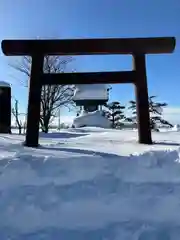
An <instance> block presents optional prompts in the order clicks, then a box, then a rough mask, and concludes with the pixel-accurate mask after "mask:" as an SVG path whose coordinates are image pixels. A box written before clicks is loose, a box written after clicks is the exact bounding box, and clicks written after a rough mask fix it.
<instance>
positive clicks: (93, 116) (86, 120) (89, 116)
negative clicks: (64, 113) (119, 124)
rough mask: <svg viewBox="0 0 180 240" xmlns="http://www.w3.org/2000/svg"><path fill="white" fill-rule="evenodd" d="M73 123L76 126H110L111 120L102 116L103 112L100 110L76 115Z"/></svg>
mask: <svg viewBox="0 0 180 240" xmlns="http://www.w3.org/2000/svg"><path fill="white" fill-rule="evenodd" d="M73 125H74V127H76V128H79V127H86V126H88V127H102V128H110V127H111V122H110V121H109V120H108V119H107V118H106V117H104V116H102V112H101V111H99V110H98V111H94V112H91V113H86V114H84V115H82V116H78V117H76V118H75V119H74V121H73Z"/></svg>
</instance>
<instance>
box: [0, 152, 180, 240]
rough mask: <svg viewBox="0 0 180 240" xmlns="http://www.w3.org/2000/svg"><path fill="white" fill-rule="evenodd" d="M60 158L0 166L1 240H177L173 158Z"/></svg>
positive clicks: (20, 159)
mask: <svg viewBox="0 0 180 240" xmlns="http://www.w3.org/2000/svg"><path fill="white" fill-rule="evenodd" d="M59 150H60V155H59V158H57V157H54V156H50V155H49V154H47V153H46V154H43V152H42V150H41V155H40V154H39V155H37V154H36V155H35V154H34V153H33V152H29V153H28V152H26V153H25V152H23V151H22V152H19V153H16V154H14V156H13V157H4V158H2V159H1V161H0V173H1V174H0V195H1V198H0V211H1V217H0V239H2V240H6V239H13V240H19V239H20V240H21V239H22V240H23V239H28V240H34V239H35V240H37V239H38V240H39V239H45V240H46V239H66V240H71V239H80V240H84V239H88V240H91V239H95V240H99V239H110V240H119V239H122V240H127V239H132V240H147V239H148V240H179V235H180V224H179V223H180V215H179V212H180V205H179V197H180V188H179V185H180V163H179V161H180V158H179V151H178V150H176V151H159V152H153V151H152V152H148V153H145V154H142V155H140V156H139V155H138V154H137V155H131V156H128V157H121V156H116V155H111V154H104V155H103V154H102V155H101V154H99V153H98V152H94V153H91V152H84V153H83V154H82V153H81V156H80V155H77V154H75V153H73V154H72V153H70V152H67V154H63V151H65V150H63V151H61V149H59ZM39 153H40V152H39ZM60 156H61V157H60ZM62 156H63V157H62Z"/></svg>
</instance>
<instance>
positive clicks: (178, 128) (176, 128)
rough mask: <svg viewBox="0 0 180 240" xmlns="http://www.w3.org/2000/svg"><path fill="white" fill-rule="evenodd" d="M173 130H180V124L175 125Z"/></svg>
mask: <svg viewBox="0 0 180 240" xmlns="http://www.w3.org/2000/svg"><path fill="white" fill-rule="evenodd" d="M172 131H176V132H180V125H179V124H177V125H174V127H173V128H172Z"/></svg>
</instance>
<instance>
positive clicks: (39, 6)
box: [0, 0, 180, 118]
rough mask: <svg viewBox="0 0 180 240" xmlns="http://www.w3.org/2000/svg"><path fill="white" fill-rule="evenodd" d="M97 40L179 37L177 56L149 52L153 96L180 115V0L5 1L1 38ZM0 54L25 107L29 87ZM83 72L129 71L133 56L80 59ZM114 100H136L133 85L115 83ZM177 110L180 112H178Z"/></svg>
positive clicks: (3, 72)
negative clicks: (21, 83) (24, 86)
mask: <svg viewBox="0 0 180 240" xmlns="http://www.w3.org/2000/svg"><path fill="white" fill-rule="evenodd" d="M37 36H39V37H41V38H47V37H48V38H49V37H52V38H95V37H99V38H100V37H152V36H175V37H176V39H177V44H176V50H175V52H174V53H173V54H163V55H149V56H148V57H147V75H148V86H149V94H152V95H157V96H158V99H159V100H162V101H166V102H168V104H169V107H170V108H171V110H170V112H171V114H174V116H175V114H176V118H177V117H178V118H180V97H179V91H180V1H179V0H171V1H170V0H63V1H62V0H51V1H50V0H16V1H14V0H1V1H0V40H2V39H18V38H20V39H23V38H36V37H37ZM12 61H14V59H13V60H12V57H11V58H10V57H5V56H3V54H2V52H1V53H0V80H3V81H8V82H10V83H12V87H13V95H14V96H16V97H17V98H18V99H19V100H20V103H21V108H22V109H25V107H26V104H27V89H25V88H23V87H21V86H20V85H19V82H18V80H17V79H20V78H21V79H23V78H24V76H23V75H19V74H18V73H17V72H15V71H13V70H12V69H11V68H10V67H9V66H8V62H12ZM72 67H73V68H75V69H76V70H77V71H99V70H128V69H131V68H132V60H131V56H123V55H121V56H91V57H90V56H85V57H75V61H74V62H73V66H72ZM111 98H112V99H114V100H119V101H121V102H123V103H126V102H128V101H129V100H130V99H133V98H134V89H133V86H131V85H122V84H121V85H114V87H113V91H112V92H111ZM173 109H175V112H173Z"/></svg>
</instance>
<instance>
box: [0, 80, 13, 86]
mask: <svg viewBox="0 0 180 240" xmlns="http://www.w3.org/2000/svg"><path fill="white" fill-rule="evenodd" d="M10 86H11V85H10V84H9V83H8V82H4V81H0V87H10Z"/></svg>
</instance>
